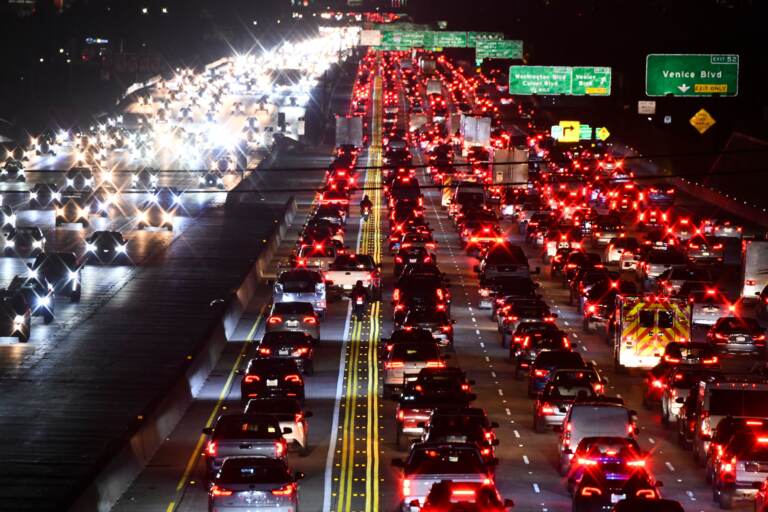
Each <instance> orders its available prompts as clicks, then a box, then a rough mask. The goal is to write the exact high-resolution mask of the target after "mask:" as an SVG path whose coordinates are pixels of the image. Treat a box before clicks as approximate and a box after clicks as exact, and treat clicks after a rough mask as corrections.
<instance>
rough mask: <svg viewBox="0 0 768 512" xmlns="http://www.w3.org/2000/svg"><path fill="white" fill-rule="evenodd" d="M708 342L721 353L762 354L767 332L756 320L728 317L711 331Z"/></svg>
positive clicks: (721, 319)
mask: <svg viewBox="0 0 768 512" xmlns="http://www.w3.org/2000/svg"><path fill="white" fill-rule="evenodd" d="M707 341H708V342H709V343H710V344H711V345H713V346H714V347H716V348H717V350H719V351H721V352H730V353H739V354H743V353H760V354H762V353H763V352H764V351H765V330H764V329H763V328H762V327H760V324H758V323H757V320H755V319H754V318H746V317H734V316H726V317H723V318H720V319H719V320H718V321H717V322H715V325H713V326H712V328H710V329H709V332H707Z"/></svg>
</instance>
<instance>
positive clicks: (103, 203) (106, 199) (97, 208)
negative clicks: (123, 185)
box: [88, 183, 120, 217]
mask: <svg viewBox="0 0 768 512" xmlns="http://www.w3.org/2000/svg"><path fill="white" fill-rule="evenodd" d="M119 200H120V190H119V189H118V188H117V187H115V186H114V185H112V184H111V183H102V184H101V185H99V186H98V188H96V190H94V191H93V193H92V194H91V195H90V196H89V197H88V203H89V205H90V210H91V213H93V214H95V215H101V216H102V217H109V213H110V211H111V210H112V209H113V208H116V207H117V205H118V201H119Z"/></svg>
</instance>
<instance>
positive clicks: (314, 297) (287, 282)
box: [272, 269, 326, 318]
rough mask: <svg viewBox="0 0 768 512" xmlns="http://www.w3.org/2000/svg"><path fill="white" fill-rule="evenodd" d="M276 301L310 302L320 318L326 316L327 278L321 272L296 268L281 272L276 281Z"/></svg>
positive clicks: (274, 298) (274, 294) (274, 299)
mask: <svg viewBox="0 0 768 512" xmlns="http://www.w3.org/2000/svg"><path fill="white" fill-rule="evenodd" d="M272 299H273V301H274V302H309V303H310V304H312V307H313V308H314V309H315V311H316V312H317V314H318V315H319V316H320V318H324V317H325V309H326V302H325V280H324V279H323V276H322V274H321V273H320V272H315V271H313V270H306V269H294V270H289V271H287V272H283V273H282V274H280V277H278V278H277V281H275V286H274V290H273V295H272Z"/></svg>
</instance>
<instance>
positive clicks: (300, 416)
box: [293, 412, 304, 423]
mask: <svg viewBox="0 0 768 512" xmlns="http://www.w3.org/2000/svg"><path fill="white" fill-rule="evenodd" d="M293 420H294V421H295V422H296V423H301V422H302V421H304V413H301V412H299V413H296V415H295V416H294V418H293Z"/></svg>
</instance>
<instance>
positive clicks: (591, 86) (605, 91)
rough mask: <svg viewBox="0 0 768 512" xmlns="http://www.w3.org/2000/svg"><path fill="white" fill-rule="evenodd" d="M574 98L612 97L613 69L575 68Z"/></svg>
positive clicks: (573, 76)
mask: <svg viewBox="0 0 768 512" xmlns="http://www.w3.org/2000/svg"><path fill="white" fill-rule="evenodd" d="M572 70H573V71H572V74H571V95H572V96H610V95H611V68H604V67H598V68H594V67H578V66H577V67H573V68H572Z"/></svg>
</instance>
